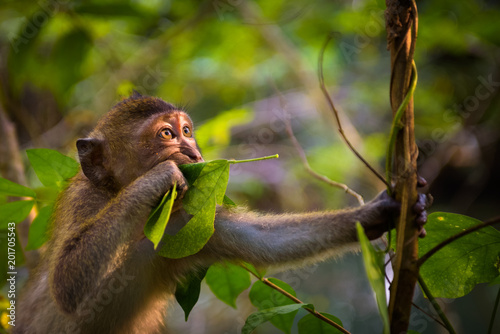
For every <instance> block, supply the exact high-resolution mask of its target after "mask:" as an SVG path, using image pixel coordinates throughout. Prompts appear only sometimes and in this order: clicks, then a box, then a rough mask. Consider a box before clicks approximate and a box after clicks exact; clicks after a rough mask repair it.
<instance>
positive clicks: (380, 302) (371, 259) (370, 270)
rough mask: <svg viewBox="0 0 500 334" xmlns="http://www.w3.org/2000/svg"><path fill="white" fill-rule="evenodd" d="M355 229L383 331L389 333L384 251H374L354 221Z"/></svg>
mask: <svg viewBox="0 0 500 334" xmlns="http://www.w3.org/2000/svg"><path fill="white" fill-rule="evenodd" d="M356 229H357V231H358V240H359V243H360V245H361V251H362V254H363V262H364V264H365V270H366V275H367V276H368V280H369V281H370V285H371V287H372V289H373V291H375V299H376V301H377V306H378V311H379V313H380V316H381V317H382V322H383V323H384V329H383V333H389V325H390V323H389V312H388V310H387V299H386V295H385V275H384V268H385V266H384V256H385V253H384V252H376V251H375V249H374V248H373V246H372V244H371V243H370V240H368V238H367V237H366V234H365V231H364V230H363V227H362V226H361V224H360V223H356Z"/></svg>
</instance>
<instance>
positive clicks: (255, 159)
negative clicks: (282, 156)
mask: <svg viewBox="0 0 500 334" xmlns="http://www.w3.org/2000/svg"><path fill="white" fill-rule="evenodd" d="M277 158H279V155H278V154H275V155H268V156H266V157H260V158H254V159H244V160H228V162H229V163H230V164H239V163H243V162H253V161H260V160H269V159H277Z"/></svg>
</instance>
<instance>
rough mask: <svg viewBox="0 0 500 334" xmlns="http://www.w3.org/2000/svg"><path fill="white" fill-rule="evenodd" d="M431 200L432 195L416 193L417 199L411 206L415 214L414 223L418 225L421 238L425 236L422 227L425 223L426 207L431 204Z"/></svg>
mask: <svg viewBox="0 0 500 334" xmlns="http://www.w3.org/2000/svg"><path fill="white" fill-rule="evenodd" d="M432 201H433V198H432V196H431V195H430V194H429V195H425V194H418V199H417V202H416V203H415V205H414V206H413V211H414V212H415V214H416V217H415V223H416V224H417V226H418V230H419V232H420V234H419V237H420V238H423V237H425V236H426V234H427V232H426V231H425V229H424V225H425V223H427V209H428V208H429V207H430V206H431V204H432Z"/></svg>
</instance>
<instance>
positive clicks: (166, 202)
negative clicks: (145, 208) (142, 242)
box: [144, 183, 177, 249]
mask: <svg viewBox="0 0 500 334" xmlns="http://www.w3.org/2000/svg"><path fill="white" fill-rule="evenodd" d="M176 196H177V191H176V184H175V183H174V185H173V186H172V190H171V191H168V192H167V193H166V194H165V196H163V198H162V200H161V203H160V205H158V206H157V207H156V209H155V210H154V211H153V212H152V213H151V214H150V215H149V218H148V221H147V222H146V225H145V226H144V235H146V237H147V238H148V239H149V240H151V241H152V242H153V244H154V247H155V249H156V247H158V244H159V243H160V241H161V238H162V237H163V234H164V233H165V227H166V226H167V223H168V220H169V219H170V214H171V213H172V207H173V205H174V200H175V197H176Z"/></svg>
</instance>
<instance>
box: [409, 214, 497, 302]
mask: <svg viewBox="0 0 500 334" xmlns="http://www.w3.org/2000/svg"><path fill="white" fill-rule="evenodd" d="M480 223H481V222H480V221H479V220H477V219H474V218H471V217H467V216H463V215H459V214H454V213H445V212H435V213H432V214H431V215H429V218H428V219H427V224H426V225H425V229H426V230H427V236H426V237H425V238H423V239H422V240H420V241H419V249H418V253H419V256H422V255H424V254H425V253H427V252H428V251H429V250H430V249H432V248H433V247H434V246H436V245H438V244H439V243H441V242H442V241H444V240H446V239H448V238H449V237H451V236H453V235H455V234H457V233H460V232H462V231H464V230H466V229H467V228H470V227H472V226H475V225H477V224H480ZM499 255H500V231H498V230H496V229H495V228H493V227H491V226H487V227H485V228H482V229H480V230H478V231H475V232H472V233H470V234H468V235H466V236H464V237H462V238H459V239H457V240H455V241H453V242H451V243H450V244H448V245H446V246H445V247H444V248H442V249H441V250H439V251H438V252H437V253H435V254H434V255H432V256H431V257H430V258H429V259H428V260H427V261H425V262H424V264H423V265H422V267H421V268H420V275H421V276H422V278H423V280H424V281H425V282H426V284H427V286H428V288H429V290H430V291H431V293H432V295H433V296H434V297H442V298H458V297H462V296H464V295H466V294H467V293H469V292H470V291H471V290H472V289H473V288H474V287H475V286H476V285H477V284H479V283H485V282H490V281H492V280H493V279H495V278H496V277H497V276H498V274H499V260H498V259H499Z"/></svg>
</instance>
